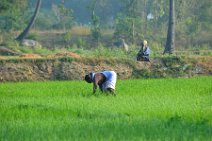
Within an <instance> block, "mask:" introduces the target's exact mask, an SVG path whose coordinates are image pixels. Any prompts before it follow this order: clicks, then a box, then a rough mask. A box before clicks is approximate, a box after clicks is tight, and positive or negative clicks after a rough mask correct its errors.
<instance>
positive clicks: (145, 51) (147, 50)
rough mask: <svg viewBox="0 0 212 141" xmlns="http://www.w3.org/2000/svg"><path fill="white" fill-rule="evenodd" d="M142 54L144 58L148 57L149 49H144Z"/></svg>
mask: <svg viewBox="0 0 212 141" xmlns="http://www.w3.org/2000/svg"><path fill="white" fill-rule="evenodd" d="M143 53H144V55H145V56H149V54H150V49H149V47H147V48H145V49H144V52H143Z"/></svg>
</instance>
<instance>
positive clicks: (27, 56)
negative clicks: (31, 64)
mask: <svg viewBox="0 0 212 141" xmlns="http://www.w3.org/2000/svg"><path fill="white" fill-rule="evenodd" d="M20 57H21V58H35V59H37V58H42V57H41V56H40V55H38V54H33V53H27V54H22V55H21V56H20Z"/></svg>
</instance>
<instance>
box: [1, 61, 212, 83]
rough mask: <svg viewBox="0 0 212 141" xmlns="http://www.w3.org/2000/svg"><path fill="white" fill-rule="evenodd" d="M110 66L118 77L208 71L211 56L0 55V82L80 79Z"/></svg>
mask: <svg viewBox="0 0 212 141" xmlns="http://www.w3.org/2000/svg"><path fill="white" fill-rule="evenodd" d="M103 70H114V71H116V72H117V74H118V79H129V78H164V77H192V76H195V75H211V74H212V57H192V58H185V57H163V58H156V59H154V60H152V61H151V62H150V63H147V62H137V61H132V60H126V59H111V58H109V59H107V58H78V59H72V58H67V57H64V58H57V59H43V58H42V59H1V58H0V82H18V81H42V80H82V79H84V76H85V74H87V73H89V72H96V71H103Z"/></svg>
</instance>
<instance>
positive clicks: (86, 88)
mask: <svg viewBox="0 0 212 141" xmlns="http://www.w3.org/2000/svg"><path fill="white" fill-rule="evenodd" d="M211 82H212V79H211V77H196V78H189V79H185V78H181V79H146V80H122V81H118V83H117V90H116V93H117V97H113V96H105V95H104V94H101V93H97V94H96V95H93V94H91V92H92V86H91V85H89V84H87V83H85V82H82V81H55V82H25V83H2V84H0V125H1V126H0V140H1V141H6V140H10V141H13V140H14V141H16V140H45V141H46V140H51V141H52V140H83V141H84V140H92V141H93V140H107V141H108V140H161V141H164V140H185V141H186V140H200V141H202V140H206V141H207V140H208V141H209V140H210V139H211V137H212V136H211V133H212V124H211V123H212V111H211V108H212V105H211V103H212V99H211V95H212V85H211V84H212V83H211Z"/></svg>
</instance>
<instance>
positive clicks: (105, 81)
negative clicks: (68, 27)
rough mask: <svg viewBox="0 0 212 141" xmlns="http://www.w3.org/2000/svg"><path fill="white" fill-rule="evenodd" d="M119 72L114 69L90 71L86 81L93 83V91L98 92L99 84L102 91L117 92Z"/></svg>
mask: <svg viewBox="0 0 212 141" xmlns="http://www.w3.org/2000/svg"><path fill="white" fill-rule="evenodd" d="M116 80H117V74H116V73H115V72H114V71H103V72H97V73H89V74H87V75H85V81H86V82H88V83H93V93H95V92H96V89H97V86H99V88H100V90H101V91H102V92H110V93H112V94H113V95H116V94H115V87H116Z"/></svg>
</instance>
